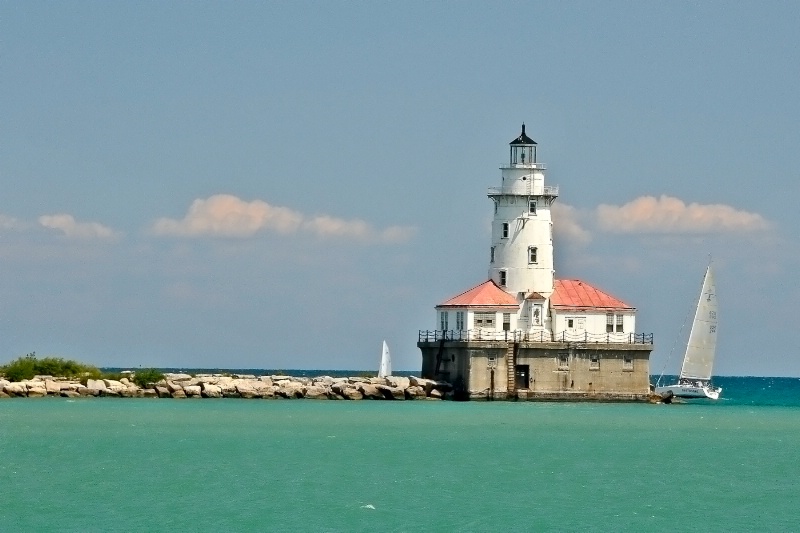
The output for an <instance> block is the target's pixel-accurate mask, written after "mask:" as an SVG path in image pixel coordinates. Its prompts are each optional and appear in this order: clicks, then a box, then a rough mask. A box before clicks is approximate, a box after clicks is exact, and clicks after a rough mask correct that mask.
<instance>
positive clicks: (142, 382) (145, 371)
mask: <svg viewBox="0 0 800 533" xmlns="http://www.w3.org/2000/svg"><path fill="white" fill-rule="evenodd" d="M132 379H133V382H134V383H136V384H137V385H139V386H140V387H141V388H143V389H146V388H148V387H150V386H151V385H152V384H153V383H158V382H159V381H161V380H162V379H164V374H163V373H162V372H159V371H158V370H156V369H155V368H140V369H139V370H137V371H136V373H134V374H133V378H132Z"/></svg>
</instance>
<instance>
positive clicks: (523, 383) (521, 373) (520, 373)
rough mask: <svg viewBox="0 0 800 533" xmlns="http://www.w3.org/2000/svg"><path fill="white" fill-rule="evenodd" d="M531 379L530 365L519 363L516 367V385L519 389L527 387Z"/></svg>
mask: <svg viewBox="0 0 800 533" xmlns="http://www.w3.org/2000/svg"><path fill="white" fill-rule="evenodd" d="M529 380H530V366H529V365H517V366H515V367H514V387H515V388H516V389H517V390H519V389H527V388H528V387H529V385H528V382H529Z"/></svg>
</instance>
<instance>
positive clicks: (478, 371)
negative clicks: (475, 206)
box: [418, 124, 653, 400]
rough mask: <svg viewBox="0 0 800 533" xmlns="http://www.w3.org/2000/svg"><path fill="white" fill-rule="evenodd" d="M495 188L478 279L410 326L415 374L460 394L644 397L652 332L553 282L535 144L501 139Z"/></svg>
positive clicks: (594, 292)
mask: <svg viewBox="0 0 800 533" xmlns="http://www.w3.org/2000/svg"><path fill="white" fill-rule="evenodd" d="M509 146H510V147H509V161H508V164H507V165H504V166H502V167H501V181H500V186H499V187H492V188H490V189H489V191H488V196H489V198H490V199H491V200H492V203H493V208H494V219H493V221H492V239H491V245H490V248H489V254H488V255H489V272H488V279H487V280H485V281H483V282H481V283H479V284H478V285H476V286H474V287H472V288H470V289H468V290H466V291H464V292H462V293H460V294H458V295H456V296H454V297H452V298H450V299H448V300H447V301H445V302H442V303H440V304H439V305H437V306H436V329H434V330H423V331H420V332H419V342H418V346H419V348H420V350H421V351H422V375H423V377H428V378H431V379H438V380H444V381H449V382H450V383H452V384H453V385H454V387H455V389H456V394H457V395H458V396H460V397H462V398H490V399H494V398H503V399H506V398H524V399H601V400H602V399H608V400H640V399H646V398H647V397H648V395H649V376H650V371H649V358H650V352H651V351H652V349H653V336H652V334H643V333H636V309H635V308H634V307H632V306H630V305H628V304H626V303H625V302H623V301H621V300H619V299H618V298H615V297H613V296H611V295H610V294H608V293H606V292H604V291H602V290H600V289H599V288H597V287H594V286H592V285H590V284H589V283H586V282H585V281H581V280H559V279H556V277H555V268H554V264H553V246H554V243H553V220H552V217H551V208H552V206H553V203H554V202H555V201H556V198H557V197H558V187H557V186H552V185H546V184H545V166H544V165H543V164H541V163H539V162H538V154H537V144H536V142H535V141H533V140H532V139H531V138H530V137H528V135H527V134H526V133H525V125H524V124H523V125H522V132H521V133H520V135H519V137H517V138H516V139H514V140H513V141H511V143H510V145H509Z"/></svg>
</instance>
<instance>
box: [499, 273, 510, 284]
mask: <svg viewBox="0 0 800 533" xmlns="http://www.w3.org/2000/svg"><path fill="white" fill-rule="evenodd" d="M507 281H508V272H506V271H505V270H501V271H500V286H501V287H505V286H506V282H507Z"/></svg>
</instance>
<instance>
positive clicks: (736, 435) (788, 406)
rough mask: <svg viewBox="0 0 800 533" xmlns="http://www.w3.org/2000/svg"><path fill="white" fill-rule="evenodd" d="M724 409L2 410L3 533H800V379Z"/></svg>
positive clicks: (740, 394) (754, 389) (740, 396)
mask: <svg viewBox="0 0 800 533" xmlns="http://www.w3.org/2000/svg"><path fill="white" fill-rule="evenodd" d="M716 382H717V383H718V384H720V385H722V386H723V387H725V389H724V390H723V399H722V400H720V401H718V402H715V403H706V402H697V403H685V404H680V405H649V404H590V403H532V402H516V403H515V402H466V403H460V402H438V401H413V402H387V401H381V402H377V401H360V402H348V401H313V400H239V399H219V400H163V399H162V400H159V399H119V398H77V399H74V400H73V399H66V398H40V399H33V398H30V399H25V398H18V399H5V400H2V401H0V478H1V479H2V480H3V483H2V484H0V530H11V531H15V530H56V529H57V530H67V531H78V530H81V531H86V530H95V531H96V530H112V531H144V530H151V531H152V530H167V529H172V528H181V529H184V528H190V529H201V530H204V529H215V530H226V531H233V530H240V531H241V530H246V531H266V530H271V531H290V530H291V531H294V530H298V529H299V530H304V531H376V530H381V531H452V530H456V529H457V530H460V531H507V530H514V531H564V530H581V531H674V530H675V529H692V530H702V531H753V530H759V531H800V510H799V508H800V505H799V503H800V481H799V480H800V463H798V456H799V455H800V453H799V452H800V380H798V379H793V378H791V379H790V378H719V379H717V380H716Z"/></svg>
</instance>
